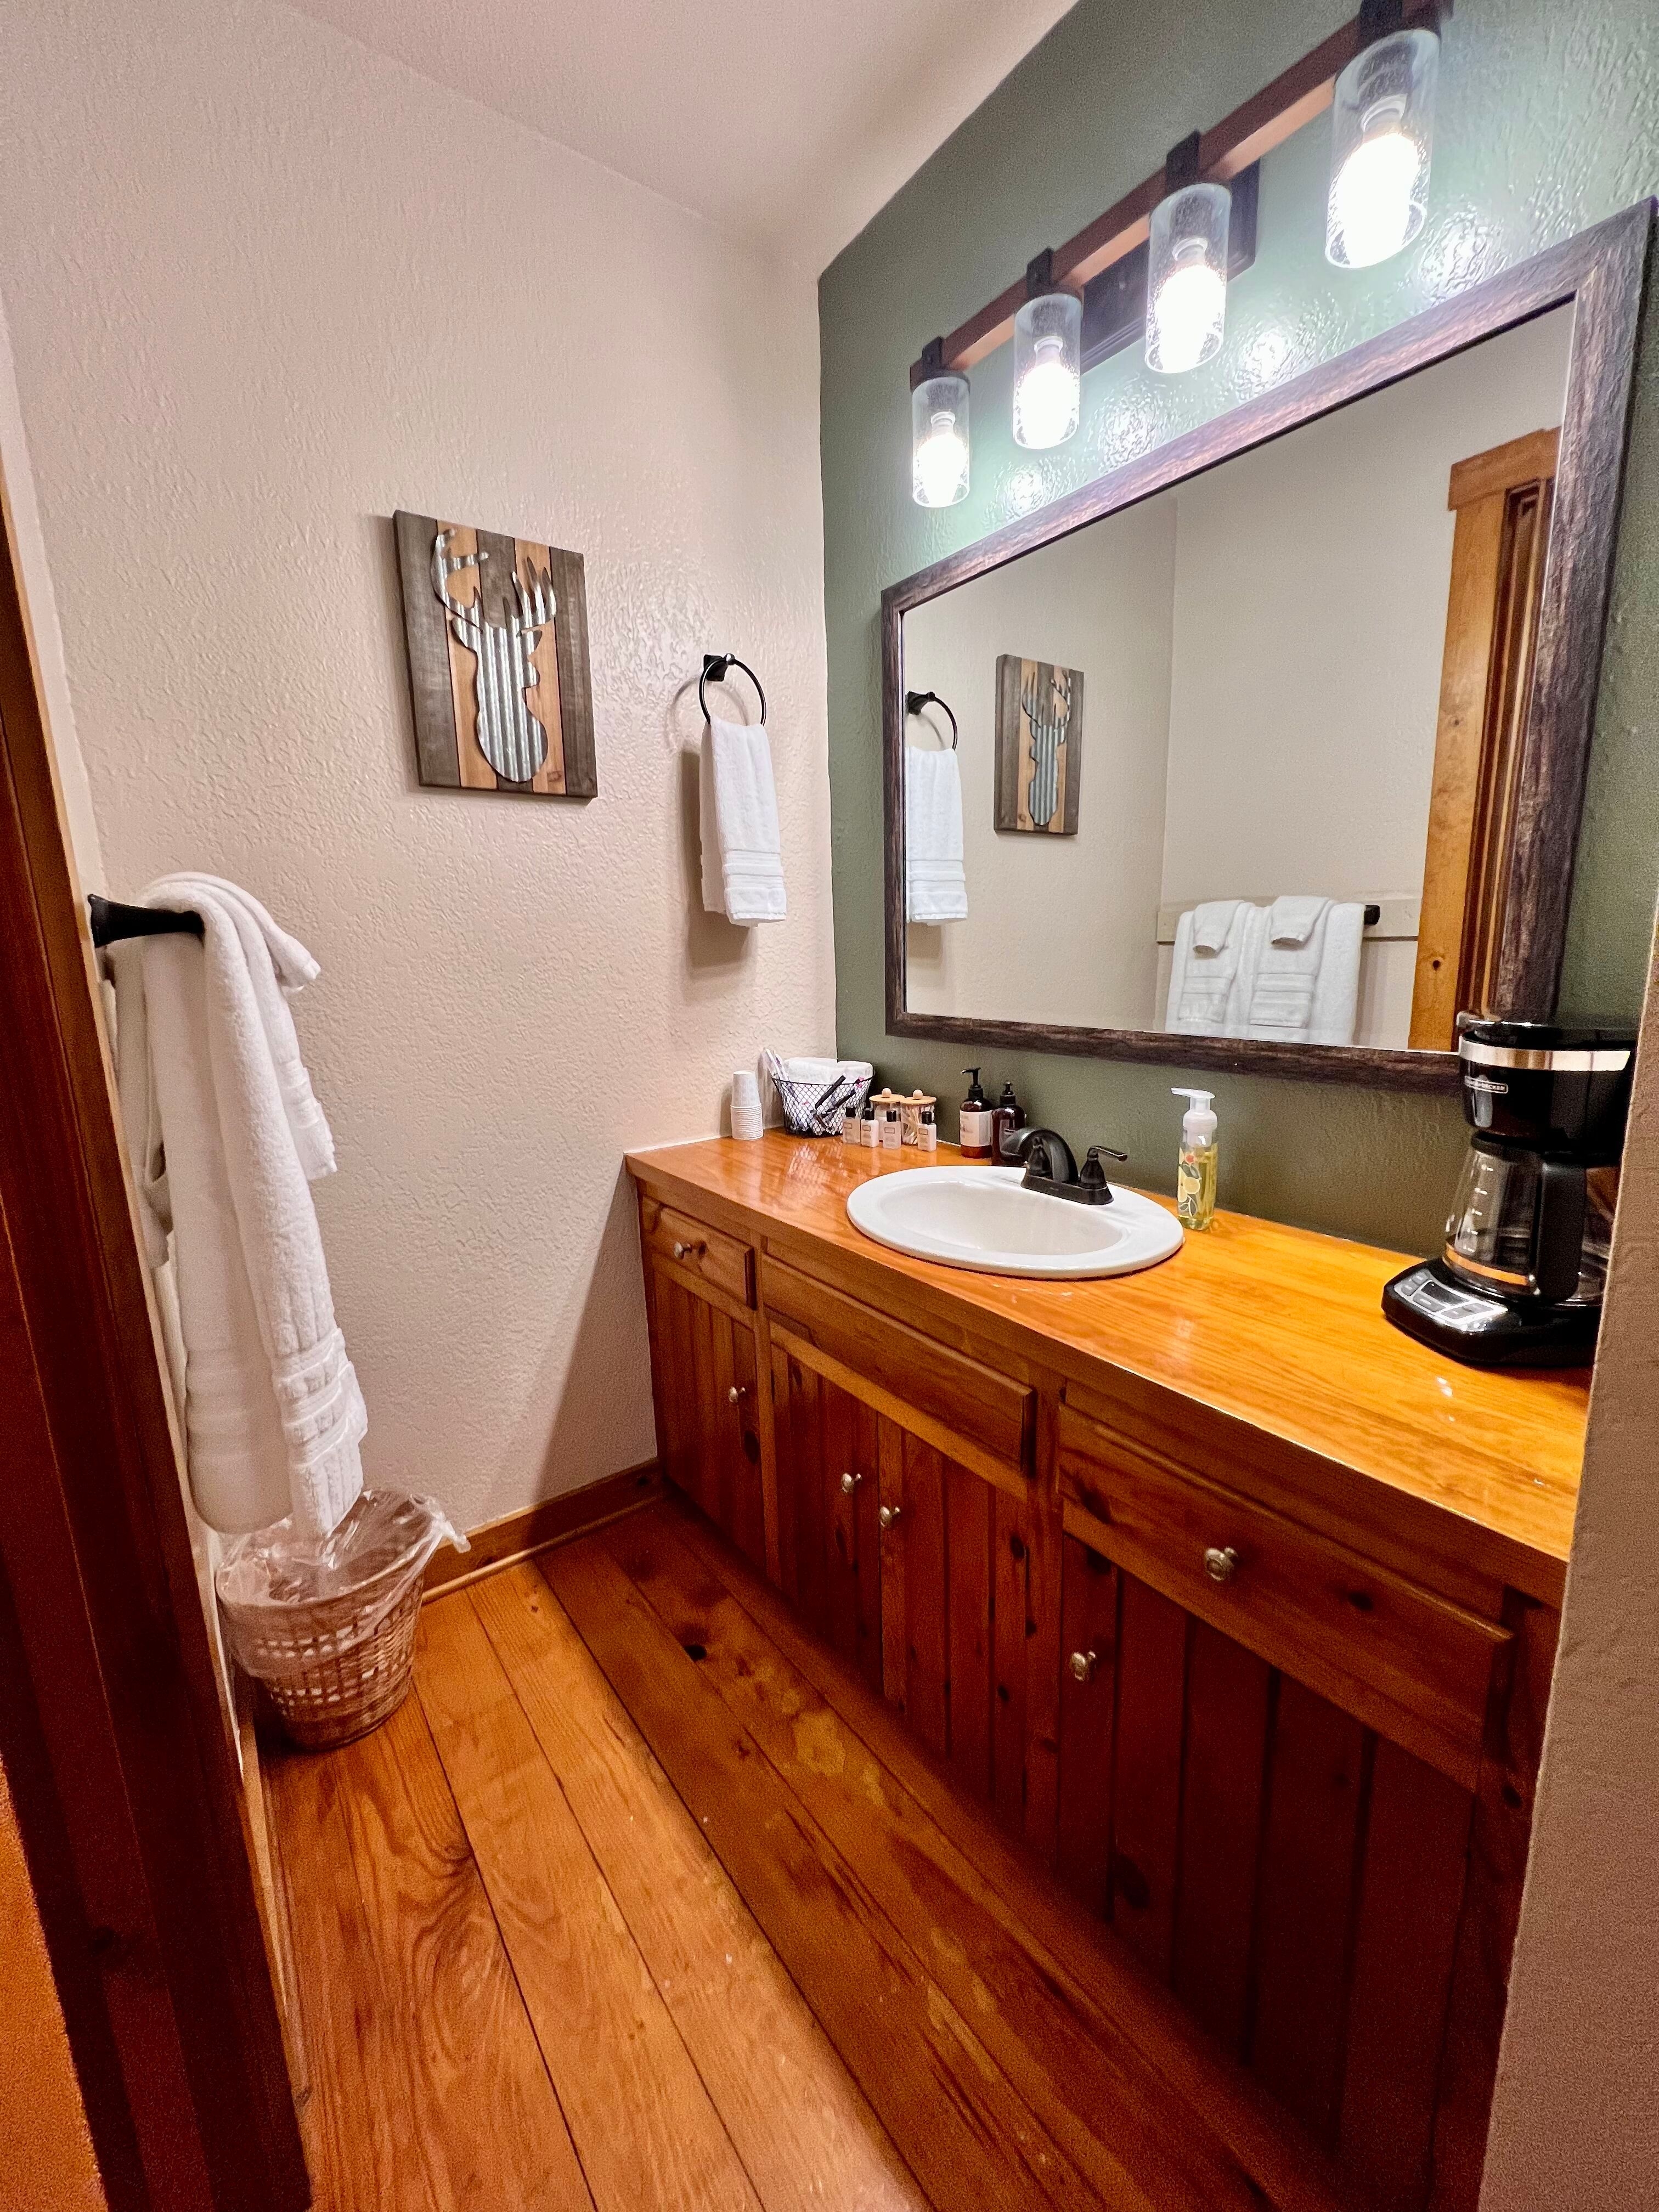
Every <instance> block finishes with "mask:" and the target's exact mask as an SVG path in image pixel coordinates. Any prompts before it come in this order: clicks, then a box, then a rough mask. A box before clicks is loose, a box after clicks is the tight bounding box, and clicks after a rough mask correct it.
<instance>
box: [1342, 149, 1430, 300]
mask: <svg viewBox="0 0 1659 2212" xmlns="http://www.w3.org/2000/svg"><path fill="white" fill-rule="evenodd" d="M1422 167H1423V157H1422V155H1421V154H1420V153H1419V151H1418V149H1417V146H1416V144H1415V143H1414V142H1413V140H1412V139H1410V138H1408V137H1407V136H1406V134H1405V132H1404V131H1401V129H1400V128H1399V125H1398V123H1397V121H1394V122H1391V123H1390V125H1389V128H1387V129H1386V130H1383V131H1377V132H1376V135H1375V137H1370V138H1362V139H1361V140H1360V142H1359V143H1358V145H1357V146H1356V147H1355V148H1354V149H1353V151H1352V154H1350V155H1349V156H1348V158H1347V160H1346V161H1345V162H1344V163H1343V164H1342V167H1341V168H1340V170H1339V171H1338V172H1337V178H1336V182H1335V183H1334V185H1332V186H1331V220H1332V222H1333V223H1334V225H1335V227H1336V228H1337V229H1338V230H1339V231H1340V233H1341V234H1342V244H1343V247H1344V249H1345V253H1344V258H1345V259H1346V262H1347V264H1348V266H1349V267H1350V268H1351V269H1369V268H1370V266H1371V265H1372V264H1373V263H1374V262H1377V261H1386V260H1388V258H1389V256H1390V255H1391V254H1395V253H1398V252H1399V251H1400V249H1401V246H1405V245H1407V244H1408V243H1409V242H1410V240H1411V239H1412V237H1413V234H1414V233H1415V232H1416V230H1418V229H1419V228H1421V224H1422V211H1421V208H1420V205H1419V203H1418V199H1417V183H1418V178H1419V174H1420V173H1421V171H1422ZM1413 216H1415V217H1416V220H1415V222H1413Z"/></svg>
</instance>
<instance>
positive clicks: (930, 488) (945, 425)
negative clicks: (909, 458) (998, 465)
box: [915, 410, 968, 507]
mask: <svg viewBox="0 0 1659 2212" xmlns="http://www.w3.org/2000/svg"><path fill="white" fill-rule="evenodd" d="M915 477H916V485H917V499H918V502H919V504H920V505H921V506H923V507H952V506H954V505H955V504H956V501H957V499H958V498H959V497H960V496H961V495H962V494H963V492H964V491H966V489H968V447H967V444H966V442H965V441H963V439H962V438H961V437H960V436H959V435H957V420H956V416H954V415H949V414H946V413H945V412H944V411H943V410H941V411H940V412H939V414H937V415H935V416H933V420H932V425H931V427H930V428H929V430H928V433H927V436H926V437H925V438H924V439H923V440H922V441H921V445H919V446H918V447H916V467H915Z"/></svg>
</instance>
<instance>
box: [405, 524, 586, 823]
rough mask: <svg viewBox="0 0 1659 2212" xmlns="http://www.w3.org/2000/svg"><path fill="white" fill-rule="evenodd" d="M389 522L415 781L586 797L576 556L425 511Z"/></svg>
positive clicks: (581, 593)
mask: <svg viewBox="0 0 1659 2212" xmlns="http://www.w3.org/2000/svg"><path fill="white" fill-rule="evenodd" d="M394 527H395V529H396V532H397V538H398V573H399V574H400V576H401V578H402V580H403V588H404V634H405V635H406V637H407V639H408V642H409V686H410V697H411V699H412V700H413V702H414V708H415V753H416V764H417V767H418V769H419V773H420V779H421V781H422V783H423V784H429V785H431V786H433V787H435V788H438V789H442V790H448V791H508V792H514V793H520V794H522V795H524V796H526V797H529V798H537V799H592V797H594V795H595V794H596V793H597V792H598V790H599V777H598V774H597V770H596V768H595V763H594V758H593V696H592V678H591V671H590V668H589V664H588V657H587V587H586V580H585V577H584V574H583V568H582V556H581V555H580V553H568V552H566V551H565V550H563V549H562V547H560V546H557V545H543V544H538V543H536V542H535V541H533V540H532V539H530V538H503V537H501V536H500V535H499V534H498V533H497V532H494V531H489V530H479V529H476V528H474V527H472V526H471V525H468V524H465V523H455V522H441V521H438V520H436V519H435V517H433V516H431V515H428V514H405V513H402V512H399V513H398V515H397V516H396V517H395V520H394Z"/></svg>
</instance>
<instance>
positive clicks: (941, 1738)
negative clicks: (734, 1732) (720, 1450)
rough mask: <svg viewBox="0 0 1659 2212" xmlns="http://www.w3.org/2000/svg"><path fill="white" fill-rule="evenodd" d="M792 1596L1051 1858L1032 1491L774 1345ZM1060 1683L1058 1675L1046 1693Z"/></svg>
mask: <svg viewBox="0 0 1659 2212" xmlns="http://www.w3.org/2000/svg"><path fill="white" fill-rule="evenodd" d="M773 1361H774V1374H773V1405H774V1408H775V1424H776V1437H777V1463H778V1538H779V1558H780V1565H781V1575H782V1582H783V1590H784V1595H785V1596H786V1597H787V1598H788V1600H789V1601H790V1602H791V1604H792V1605H793V1606H794V1607H796V1608H797V1609H798V1610H799V1613H800V1614H801V1616H802V1618H803V1619H804V1620H805V1622H806V1623H807V1625H808V1626H809V1627H811V1628H813V1629H814V1630H816V1631H817V1633H819V1634H820V1635H822V1636H823V1637H824V1638H826V1640H827V1641H828V1642H829V1643H830V1644H833V1645H834V1646H835V1648H836V1650H838V1651H840V1652H841V1653H842V1656H844V1657H845V1658H847V1659H848V1660H850V1661H851V1662H852V1663H853V1664H854V1666H856V1667H857V1668H859V1669H860V1672H861V1673H862V1674H863V1675H864V1677H865V1679H866V1681H868V1682H869V1683H870V1685H871V1686H872V1688H874V1689H878V1690H879V1691H880V1692H882V1694H883V1695H884V1697H885V1698H886V1699H887V1700H888V1702H889V1704H890V1705H893V1706H894V1707H895V1708H896V1710H897V1711H899V1712H901V1713H902V1715H903V1716H904V1717H905V1719H906V1721H907V1722H908V1724H909V1726H910V1728H911V1729H913V1730H914V1731H915V1734H916V1735H917V1736H918V1737H919V1738H920V1739H921V1741H922V1743H923V1744H925V1745H926V1746H927V1749H928V1750H930V1751H931V1752H933V1753H934V1755H935V1756H936V1757H937V1758H939V1759H942V1760H944V1761H945V1762H946V1764H947V1765H949V1766H950V1767H951V1770H952V1771H953V1772H954V1773H955V1774H956V1776H957V1779H958V1780H959V1781H961V1782H962V1783H963V1785H964V1786H965V1787H966V1788H967V1789H969V1790H972V1791H973V1793H974V1795H975V1796H977V1797H979V1798H981V1799H983V1800H985V1801H986V1802H989V1803H992V1804H994V1805H995V1806H996V1808H997V1809H998V1811H999V1812H1000V1814H1001V1815H1002V1817H1003V1819H1004V1820H1005V1821H1006V1824H1007V1826H1009V1827H1010V1828H1012V1830H1013V1831H1014V1832H1016V1833H1017V1834H1023V1835H1025V1836H1026V1837H1027V1838H1028V1839H1030V1841H1032V1842H1034V1843H1035V1844H1037V1846H1038V1847H1039V1849H1041V1850H1044V1851H1045V1852H1046V1853H1047V1854H1048V1855H1049V1856H1052V1854H1053V1849H1054V1779H1055V1775H1056V1771H1057V1758H1056V1735H1055V1715H1054V1698H1053V1695H1052V1687H1053V1685H1052V1676H1053V1672H1054V1663H1055V1651H1056V1644H1055V1638H1054V1628H1053V1627H1045V1624H1048V1623H1053V1624H1054V1625H1055V1626H1057V1622H1058V1601H1057V1593H1056V1594H1055V1596H1054V1601H1053V1602H1049V1603H1045V1602H1044V1595H1043V1594H1044V1592H1045V1591H1046V1590H1048V1588H1049V1583H1048V1579H1047V1578H1046V1574H1045V1561H1046V1559H1047V1556H1048V1554H1047V1552H1046V1550H1045V1547H1043V1546H1042V1543H1041V1542H1040V1541H1037V1538H1036V1531H1035V1529H1034V1524H1033V1516H1032V1511H1031V1508H1030V1502H1029V1499H1028V1498H1024V1497H1016V1496H1015V1495H1013V1494H1012V1492H1011V1491H1008V1490H1005V1489H1002V1488H1000V1487H997V1486H993V1485H992V1484H991V1483H989V1482H987V1480H985V1479H984V1478H983V1477H982V1476H981V1475H980V1474H976V1473H975V1472H974V1470H973V1469H971V1468H966V1467H963V1466H961V1465H959V1464H958V1463H957V1462H956V1461H954V1460H952V1459H950V1458H948V1457H947V1456H946V1455H945V1454H944V1453H943V1452H942V1451H940V1450H939V1448H938V1446H937V1445H934V1444H933V1443H928V1442H927V1439H926V1438H924V1437H921V1436H919V1435H917V1434H915V1432H914V1431H911V1430H910V1429H908V1428H907V1427H905V1426H904V1425H903V1424H902V1422H900V1421H897V1420H896V1419H891V1418H890V1416H888V1415H886V1414H878V1413H876V1412H875V1410H874V1409H873V1408H872V1407H869V1406H866V1405H865V1404H864V1403H862V1402H861V1401H860V1400H859V1399H857V1398H854V1396H852V1395H851V1394H850V1393H849V1392H848V1391H846V1390H843V1389H841V1388H840V1387H839V1385H837V1384H836V1383H832V1382H830V1381H829V1378H828V1377H827V1376H823V1375H821V1374H819V1373H818V1372H817V1370H815V1369H814V1368H812V1367H811V1366H809V1365H807V1364H805V1362H804V1361H803V1360H800V1359H798V1358H795V1357H794V1356H793V1354H792V1353H789V1352H785V1351H783V1350H782V1349H781V1348H775V1350H774V1353H773ZM1045 1675H1046V1676H1047V1677H1048V1678H1049V1679H1048V1682H1047V1685H1046V1687H1045V1679H1044V1678H1045Z"/></svg>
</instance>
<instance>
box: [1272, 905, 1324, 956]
mask: <svg viewBox="0 0 1659 2212" xmlns="http://www.w3.org/2000/svg"><path fill="white" fill-rule="evenodd" d="M1330 904H1331V902H1330V901H1329V899H1328V898H1316V897H1313V896H1308V895H1304V894H1301V893H1294V894H1291V895H1290V896H1282V897H1279V898H1276V899H1275V900H1274V901H1273V904H1272V905H1271V906H1270V907H1269V908H1267V938H1268V941H1269V943H1271V944H1273V945H1305V944H1306V943H1307V942H1308V939H1310V937H1311V936H1312V935H1313V933H1314V932H1315V930H1316V929H1317V928H1318V927H1319V925H1320V923H1321V922H1322V921H1323V920H1324V919H1325V916H1326V915H1327V913H1328V911H1329V909H1330Z"/></svg>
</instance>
